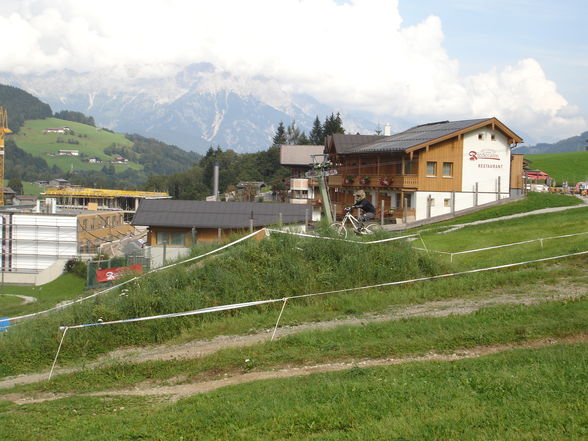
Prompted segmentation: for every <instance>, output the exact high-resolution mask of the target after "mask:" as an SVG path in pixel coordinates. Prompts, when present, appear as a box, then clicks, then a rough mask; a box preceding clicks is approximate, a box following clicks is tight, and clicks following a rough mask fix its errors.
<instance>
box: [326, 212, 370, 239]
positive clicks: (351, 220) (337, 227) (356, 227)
mask: <svg viewBox="0 0 588 441" xmlns="http://www.w3.org/2000/svg"><path fill="white" fill-rule="evenodd" d="M347 224H351V225H349V228H351V229H352V230H353V231H354V232H355V234H357V235H364V234H374V232H375V231H376V230H377V229H379V228H380V225H379V224H377V223H375V222H372V223H369V224H365V223H362V222H360V221H359V219H357V218H356V217H355V216H354V215H352V214H351V207H347V208H345V216H344V217H343V219H342V220H341V222H333V223H332V224H331V228H332V229H333V230H334V231H335V232H336V233H337V234H338V235H339V236H341V237H343V238H346V237H347Z"/></svg>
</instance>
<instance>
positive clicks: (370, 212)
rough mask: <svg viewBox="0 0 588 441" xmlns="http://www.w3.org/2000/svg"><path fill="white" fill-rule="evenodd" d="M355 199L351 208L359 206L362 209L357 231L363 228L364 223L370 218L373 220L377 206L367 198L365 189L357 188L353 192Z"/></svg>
mask: <svg viewBox="0 0 588 441" xmlns="http://www.w3.org/2000/svg"><path fill="white" fill-rule="evenodd" d="M353 199H354V200H355V204H353V205H352V206H351V208H359V209H360V210H361V215H360V216H359V226H358V228H357V230H356V233H357V232H358V231H360V230H361V229H362V228H363V223H364V222H366V221H369V220H372V219H373V218H375V217H376V207H374V206H373V204H372V203H371V202H370V201H368V200H367V198H366V197H365V191H363V190H357V191H356V192H355V193H353Z"/></svg>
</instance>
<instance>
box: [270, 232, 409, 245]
mask: <svg viewBox="0 0 588 441" xmlns="http://www.w3.org/2000/svg"><path fill="white" fill-rule="evenodd" d="M266 231H267V232H268V233H278V234H289V235H291V236H300V237H310V238H312V239H324V240H336V241H339V242H350V243H358V244H363V245H373V244H375V243H384V242H392V241H395V240H400V239H407V238H409V237H417V236H418V234H409V235H406V236H398V237H390V238H388V239H380V240H371V241H365V242H360V241H357V240H349V239H340V238H338V237H326V236H317V235H314V234H308V233H295V232H293V231H282V230H274V229H271V228H266Z"/></svg>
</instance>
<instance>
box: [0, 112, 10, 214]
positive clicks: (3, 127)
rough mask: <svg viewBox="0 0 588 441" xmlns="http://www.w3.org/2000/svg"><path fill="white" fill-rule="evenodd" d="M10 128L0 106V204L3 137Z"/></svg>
mask: <svg viewBox="0 0 588 441" xmlns="http://www.w3.org/2000/svg"><path fill="white" fill-rule="evenodd" d="M8 133H12V130H10V129H9V128H8V114H7V113H6V109H5V108H4V107H0V206H3V205H4V137H5V135H7V134H8Z"/></svg>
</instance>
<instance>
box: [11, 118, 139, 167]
mask: <svg viewBox="0 0 588 441" xmlns="http://www.w3.org/2000/svg"><path fill="white" fill-rule="evenodd" d="M60 127H69V128H70V129H72V130H73V132H74V133H73V134H61V133H44V131H45V129H48V128H60ZM13 136H14V141H15V142H16V144H17V145H18V146H19V147H20V148H21V149H23V150H25V151H27V152H28V153H30V154H31V155H33V156H38V157H41V158H43V159H45V161H47V164H48V165H49V166H50V167H51V166H53V165H57V166H58V167H59V168H60V169H61V170H63V171H64V172H67V171H69V170H72V169H73V170H101V169H102V167H104V165H105V163H96V164H90V163H89V162H87V161H82V156H57V155H54V154H56V153H57V152H58V151H59V150H79V152H80V155H82V154H83V155H85V157H86V158H88V157H95V158H98V159H100V160H102V161H110V160H111V159H113V158H112V157H111V156H108V155H106V154H105V153H104V149H105V148H106V147H108V146H110V145H112V144H117V145H119V146H126V147H130V146H132V145H133V143H132V142H131V141H129V140H128V139H127V138H126V137H125V136H124V135H122V134H119V133H112V132H109V131H107V130H102V129H100V128H97V127H92V126H88V125H85V124H81V123H77V122H72V121H65V120H61V119H57V118H47V119H41V120H29V121H27V122H26V123H25V125H24V126H23V127H22V128H21V129H20V131H19V133H18V134H16V135H13ZM114 167H115V169H116V171H117V172H122V171H124V170H126V169H127V168H132V169H135V170H141V169H142V166H141V165H139V164H137V163H132V162H129V163H128V164H114Z"/></svg>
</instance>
